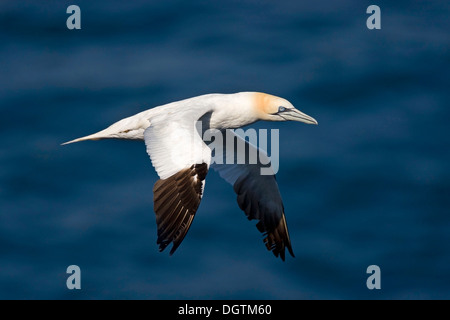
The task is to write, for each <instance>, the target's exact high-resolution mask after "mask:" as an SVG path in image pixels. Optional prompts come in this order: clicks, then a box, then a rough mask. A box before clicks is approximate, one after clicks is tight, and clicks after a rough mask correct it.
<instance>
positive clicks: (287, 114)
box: [280, 108, 318, 124]
mask: <svg viewBox="0 0 450 320" xmlns="http://www.w3.org/2000/svg"><path fill="white" fill-rule="evenodd" d="M280 117H282V118H283V119H285V120H291V121H299V122H304V123H308V124H318V122H317V120H316V119H314V118H313V117H311V116H308V115H307V114H305V113H303V112H301V111H299V110H297V109H295V108H292V109H286V111H284V112H283V113H281V114H280Z"/></svg>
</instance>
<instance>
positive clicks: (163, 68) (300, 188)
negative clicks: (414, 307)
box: [0, 0, 450, 299]
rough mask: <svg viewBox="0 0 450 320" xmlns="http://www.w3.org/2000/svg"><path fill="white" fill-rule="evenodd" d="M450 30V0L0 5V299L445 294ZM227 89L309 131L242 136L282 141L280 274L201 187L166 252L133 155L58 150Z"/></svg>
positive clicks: (138, 150)
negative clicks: (72, 19) (374, 280)
mask: <svg viewBox="0 0 450 320" xmlns="http://www.w3.org/2000/svg"><path fill="white" fill-rule="evenodd" d="M70 4H77V5H79V6H80V8H81V26H82V29H81V30H68V29H67V28H66V19H67V17H68V16H69V15H68V14H66V8H67V7H68V6H69V5H70ZM370 4H377V5H379V6H380V7H381V14H382V16H381V19H382V20H381V26H382V29H381V30H368V29H367V28H366V19H367V17H368V16H369V15H368V14H366V8H367V7H368V6H369V5H370ZM449 16H450V5H449V2H448V1H395V2H394V1H389V2H388V1H377V2H376V3H372V2H368V1H356V0H355V1H324V0H316V1H308V2H306V1H245V2H244V1H157V2H156V1H119V0H116V1H104V2H101V1H75V2H72V1H71V2H68V1H2V2H0V146H1V148H0V298H2V299H12V298H14V299H15V298H19V299H30V298H31V299H50V298H52V299H53V298H57V299H78V298H86V299H103V298H106V299H119V298H125V299H128V298H138V299H147V298H151V299H165V298H172V299H177V298H206V299H209V298H222V299H304V298H307V299H310V298H312V299H324V298H333V299H334V298H338V299H341V298H342V299H349V298H351V299H358V298H364V299H366V298H367V299H371V298H376V299H377V298H383V299H391V298H395V299H400V298H431V299H435V298H446V299H448V298H450V275H449V266H450V210H449V209H450V194H449V191H450V171H449V160H450V154H449V146H450V144H449V143H450V134H449V130H448V123H449V119H450V109H449V101H450V95H449V71H450V70H449V65H450V51H449V48H450V39H449V30H450V28H449V21H450V20H449V18H448V17H449ZM238 91H263V92H267V93H271V94H275V95H278V96H282V97H285V98H287V99H288V100H290V101H291V102H292V103H293V104H294V105H295V106H296V107H297V108H298V109H300V110H302V111H304V112H305V113H307V114H309V115H311V116H313V117H315V118H316V119H317V120H318V121H319V126H308V125H304V124H299V123H258V124H257V125H255V126H254V127H255V128H269V129H270V128H279V129H280V137H281V145H280V158H281V160H280V171H279V173H278V176H277V178H278V183H279V186H280V189H281V193H282V196H283V200H284V204H285V209H286V217H287V221H288V226H289V230H290V233H291V240H292V244H293V248H294V251H295V254H296V258H290V257H288V258H287V261H286V262H284V263H283V262H281V260H279V259H275V258H274V257H273V255H272V254H271V253H269V252H267V251H266V249H265V247H264V245H263V243H262V237H261V235H260V234H259V232H258V231H257V229H256V228H255V226H254V223H253V222H249V221H247V219H246V217H245V215H244V214H243V213H242V212H241V211H240V209H239V208H238V206H237V204H236V202H235V195H234V193H233V190H232V188H231V186H229V185H228V184H227V183H226V182H225V181H223V180H222V179H221V178H220V177H219V176H218V174H217V173H215V172H213V171H211V172H210V173H209V174H208V180H207V183H206V190H205V197H204V199H203V201H202V204H201V206H200V208H199V211H198V213H197V216H196V218H195V221H194V223H193V225H192V228H191V230H190V231H189V233H188V235H187V237H186V238H185V240H184V242H183V244H182V245H181V247H180V248H179V249H178V251H177V252H176V254H175V255H174V256H172V257H170V256H169V255H168V252H163V253H159V252H158V247H157V246H156V223H155V217H154V213H153V210H152V208H153V204H152V187H153V184H154V182H155V181H156V180H157V175H156V173H155V171H154V169H153V168H152V166H151V163H150V160H149V158H148V156H147V154H146V152H145V145H144V143H142V142H129V141H96V142H85V143H80V144H74V145H69V146H64V147H62V146H60V143H62V142H65V141H67V140H70V139H73V138H77V137H79V136H83V135H86V134H90V133H93V132H96V131H98V130H101V129H103V128H105V127H107V126H108V125H110V124H111V123H113V122H115V121H117V120H119V119H121V118H124V117H127V116H130V115H133V114H135V113H137V112H139V111H142V110H145V109H148V108H151V107H154V106H157V105H161V104H164V103H168V102H171V101H175V100H180V99H184V98H188V97H192V96H196V95H200V94H205V93H213V92H220V93H232V92H238ZM71 264H76V265H79V266H80V268H81V272H82V284H81V285H82V290H79V291H70V290H68V289H67V288H66V279H67V276H68V275H67V274H66V273H65V271H66V268H67V266H69V265H71ZM372 264H376V265H379V266H380V268H381V273H382V275H381V280H382V289H381V290H378V291H376V290H375V291H370V290H368V289H367V288H366V279H367V276H368V275H367V274H366V268H367V267H368V266H369V265H372Z"/></svg>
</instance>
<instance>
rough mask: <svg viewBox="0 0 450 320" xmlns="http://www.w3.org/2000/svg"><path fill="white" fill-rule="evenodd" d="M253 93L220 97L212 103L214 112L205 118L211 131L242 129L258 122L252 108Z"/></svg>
mask: <svg viewBox="0 0 450 320" xmlns="http://www.w3.org/2000/svg"><path fill="white" fill-rule="evenodd" d="M252 99H253V97H252V93H249V92H243V93H237V94H227V95H218V96H217V97H215V99H213V100H212V101H211V106H212V112H210V113H209V114H206V115H205V116H204V117H203V119H202V120H203V122H204V123H205V121H204V120H205V119H206V120H207V121H206V122H207V125H208V127H209V128H211V129H219V130H221V129H228V128H230V129H232V128H240V127H243V126H246V125H248V124H251V123H253V122H255V121H258V120H259V118H258V117H257V114H256V113H255V111H254V109H253V108H252V102H253V101H252Z"/></svg>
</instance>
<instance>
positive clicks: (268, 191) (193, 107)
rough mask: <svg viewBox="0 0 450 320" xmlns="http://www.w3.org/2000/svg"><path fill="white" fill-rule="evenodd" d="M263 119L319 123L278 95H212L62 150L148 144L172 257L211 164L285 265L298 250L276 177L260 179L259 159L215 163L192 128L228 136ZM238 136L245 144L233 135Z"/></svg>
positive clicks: (162, 238) (161, 229) (149, 113)
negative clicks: (94, 143) (101, 143)
mask: <svg viewBox="0 0 450 320" xmlns="http://www.w3.org/2000/svg"><path fill="white" fill-rule="evenodd" d="M258 120H267V121H288V120H292V121H300V122H304V123H309V124H317V121H316V120H315V119H314V118H312V117H310V116H308V115H306V114H304V113H302V112H300V111H299V110H297V109H295V108H294V106H293V105H292V104H291V103H290V102H289V101H287V100H286V99H283V98H279V97H276V96H273V95H269V94H265V93H259V92H240V93H235V94H207V95H202V96H198V97H194V98H190V99H186V100H182V101H177V102H172V103H169V104H166V105H162V106H158V107H155V108H152V109H149V110H146V111H143V112H140V113H138V114H136V115H134V116H131V117H128V118H125V119H122V120H120V121H118V122H116V123H114V124H112V125H111V126H109V127H108V128H106V129H104V130H102V131H100V132H97V133H94V134H92V135H88V136H85V137H82V138H78V139H75V140H72V141H69V142H66V143H63V145H64V144H69V143H74V142H79V141H85V140H98V139H108V138H116V139H138V140H144V141H145V144H146V147H147V153H148V154H149V156H150V159H151V162H152V165H153V166H154V168H155V170H156V172H157V174H158V176H159V178H160V179H159V180H158V181H157V182H156V183H155V185H154V187H153V205H154V211H155V214H156V223H157V228H158V239H157V244H158V245H159V251H162V250H164V249H165V248H166V247H167V246H168V245H169V244H170V243H173V246H172V249H171V251H170V254H173V253H174V252H175V250H176V249H177V248H178V246H179V245H180V244H181V242H182V241H183V239H184V237H185V236H186V234H187V232H188V230H189V227H190V226H191V223H192V221H193V219H194V215H195V213H196V211H197V208H198V206H199V205H200V201H201V199H202V196H203V190H204V186H205V178H206V174H207V173H208V170H209V167H210V165H211V166H212V167H213V168H214V169H215V170H216V171H218V172H219V174H220V176H221V177H222V178H224V179H225V180H226V181H227V182H229V183H230V184H231V185H232V186H233V188H234V191H235V192H236V193H237V201H238V204H239V207H240V208H241V209H242V210H243V211H244V212H245V214H246V215H247V217H248V219H249V220H252V219H257V220H258V223H257V224H256V227H257V228H258V230H259V231H260V232H262V233H263V234H264V243H265V245H266V247H267V249H268V250H271V251H272V252H273V253H274V255H275V256H276V257H278V256H280V257H281V259H282V260H284V258H285V248H287V249H288V251H289V253H290V254H291V255H292V256H294V253H293V251H292V246H291V241H290V238H289V232H288V229H287V224H286V218H285V215H284V207H283V202H282V200H281V195H280V192H279V189H278V185H277V182H276V179H275V175H274V174H273V175H261V174H260V168H261V167H263V164H262V161H261V159H259V161H258V162H257V163H256V164H248V163H246V164H238V163H233V164H217V163H212V164H211V149H210V148H209V147H208V146H207V145H206V144H205V142H204V141H203V139H202V137H201V136H200V134H199V133H198V131H197V130H196V127H195V125H196V122H197V121H201V123H202V126H203V128H204V129H205V130H206V129H218V130H222V131H223V130H225V129H234V128H239V127H242V126H245V125H248V124H251V123H253V122H256V121H258ZM234 138H236V139H241V138H239V137H238V136H236V135H234ZM241 140H243V139H241ZM243 143H245V144H246V147H247V148H249V149H248V150H250V149H252V148H255V147H254V146H252V145H251V144H249V143H248V142H247V141H245V140H244V142H243ZM224 152H226V150H224ZM224 155H225V156H226V154H224ZM216 156H217V155H216ZM235 156H240V155H235ZM266 160H267V159H264V164H266V165H267V161H266ZM264 167H266V166H264Z"/></svg>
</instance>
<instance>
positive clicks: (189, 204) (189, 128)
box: [144, 115, 211, 254]
mask: <svg viewBox="0 0 450 320" xmlns="http://www.w3.org/2000/svg"><path fill="white" fill-rule="evenodd" d="M197 119H198V117H197V116H195V115H192V116H185V117H183V118H182V119H180V118H177V121H173V120H174V119H173V118H168V117H167V116H164V115H162V116H159V117H154V118H152V120H151V122H152V123H151V125H150V127H148V128H147V129H146V130H145V132H144V139H145V144H146V146H147V152H148V154H149V155H150V159H151V161H152V164H153V166H154V167H155V170H156V172H157V173H158V175H159V177H160V180H158V181H157V182H156V183H155V185H154V187H153V207H154V211H155V214H156V223H157V226H158V239H157V244H158V245H159V250H160V251H163V250H164V249H165V248H166V247H167V246H168V245H169V244H170V243H173V246H172V249H171V251H170V254H173V253H174V252H175V250H176V249H177V248H178V246H179V245H180V244H181V242H182V241H183V239H184V237H185V236H186V234H187V232H188V230H189V227H190V226H191V223H192V221H193V219H194V216H195V213H196V212H197V209H198V206H199V205H200V201H201V199H202V196H203V189H204V186H205V178H206V174H207V173H208V169H209V164H210V161H211V151H210V149H209V148H208V147H207V146H206V145H205V143H204V142H203V141H202V139H201V138H200V136H199V134H198V133H197V130H196V127H195V122H196V120H197Z"/></svg>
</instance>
